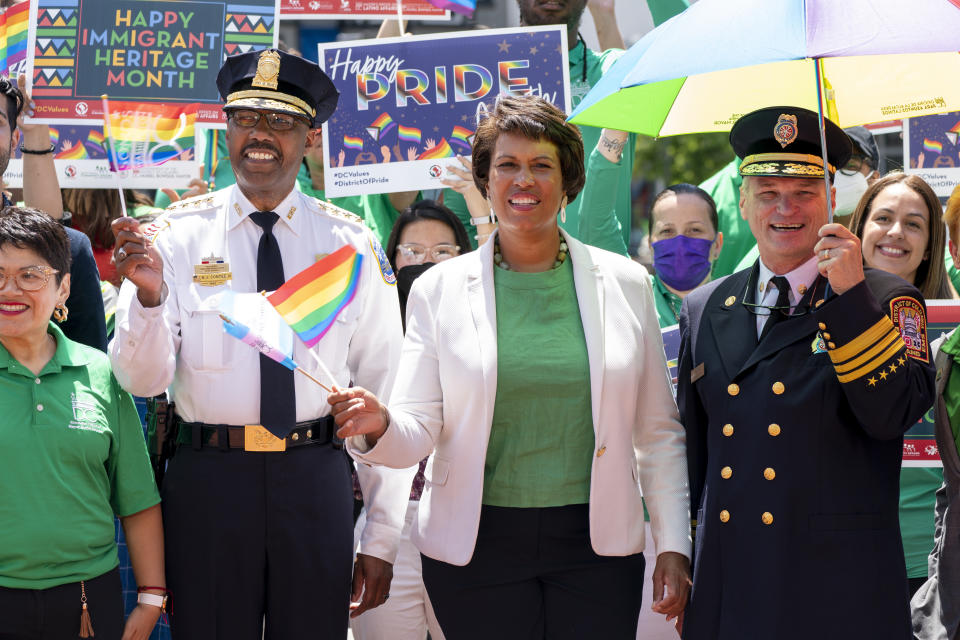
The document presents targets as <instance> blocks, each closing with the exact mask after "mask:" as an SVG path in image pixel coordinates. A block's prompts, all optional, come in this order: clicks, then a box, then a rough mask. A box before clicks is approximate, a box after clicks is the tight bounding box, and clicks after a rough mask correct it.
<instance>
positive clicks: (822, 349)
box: [810, 333, 827, 353]
mask: <svg viewBox="0 0 960 640" xmlns="http://www.w3.org/2000/svg"><path fill="white" fill-rule="evenodd" d="M810 352H811V353H826V352H827V343H826V341H825V340H824V339H823V336H821V335H820V334H819V333H818V334H817V335H816V336H815V337H814V339H813V342H811V343H810Z"/></svg>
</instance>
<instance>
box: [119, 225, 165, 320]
mask: <svg viewBox="0 0 960 640" xmlns="http://www.w3.org/2000/svg"><path fill="white" fill-rule="evenodd" d="M110 228H111V229H112V230H113V237H114V239H115V241H114V246H113V259H114V261H115V262H116V265H117V273H118V274H119V275H120V276H122V277H123V278H125V279H127V280H129V281H130V282H132V283H133V284H135V285H136V287H137V298H138V299H139V300H140V304H142V305H143V306H144V307H156V306H157V305H159V304H160V294H161V292H162V290H163V258H161V257H160V252H159V251H157V248H156V247H155V246H154V245H153V243H152V242H150V241H149V240H148V239H147V238H146V236H144V235H143V233H141V231H140V224H139V223H138V222H137V221H136V219H134V218H130V217H125V218H117V219H116V220H114V221H113V222H112V223H111V225H110Z"/></svg>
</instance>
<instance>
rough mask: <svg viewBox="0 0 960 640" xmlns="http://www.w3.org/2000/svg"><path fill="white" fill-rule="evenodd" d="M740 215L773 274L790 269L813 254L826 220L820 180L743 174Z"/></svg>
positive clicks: (782, 272) (825, 208)
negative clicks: (744, 175) (747, 225)
mask: <svg viewBox="0 0 960 640" xmlns="http://www.w3.org/2000/svg"><path fill="white" fill-rule="evenodd" d="M834 191H835V190H834V189H832V188H831V193H832V192H834ZM831 197H832V196H831ZM740 215H741V216H743V219H744V220H746V221H747V223H749V225H750V231H752V232H753V237H754V238H756V239H757V247H758V248H759V250H760V259H761V260H763V263H764V264H765V265H767V267H769V268H770V269H771V270H773V272H774V273H776V274H784V273H787V272H789V271H792V270H793V269H796V268H797V267H799V266H800V265H801V264H803V263H804V262H806V261H807V260H809V259H810V258H812V257H813V247H814V245H816V244H817V241H818V239H819V238H818V236H817V233H818V231H819V230H820V227H822V226H823V225H825V224H826V223H827V199H826V196H825V194H824V186H823V180H821V179H819V178H817V179H814V178H768V177H756V176H754V177H746V178H744V179H743V186H741V187H740Z"/></svg>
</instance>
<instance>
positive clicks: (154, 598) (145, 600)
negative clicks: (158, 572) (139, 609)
mask: <svg viewBox="0 0 960 640" xmlns="http://www.w3.org/2000/svg"><path fill="white" fill-rule="evenodd" d="M167 597H168V596H167V594H163V595H162V596H161V595H160V594H158V593H144V592H143V591H141V592H140V593H138V594H137V604H148V605H150V606H151V607H160V610H161V611H166V610H167Z"/></svg>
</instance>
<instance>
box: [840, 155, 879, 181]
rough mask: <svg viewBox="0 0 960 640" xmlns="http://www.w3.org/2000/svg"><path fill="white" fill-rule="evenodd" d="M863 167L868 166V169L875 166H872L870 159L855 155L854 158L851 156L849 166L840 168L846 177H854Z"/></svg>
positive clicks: (848, 161)
mask: <svg viewBox="0 0 960 640" xmlns="http://www.w3.org/2000/svg"><path fill="white" fill-rule="evenodd" d="M863 165H867V166H868V167H872V166H873V165H871V164H870V159H869V158H867V157H866V156H861V155H858V154H856V153H855V154H853V155H852V156H850V159H849V160H847V164H845V165H843V166H842V167H841V168H840V173H842V174H843V175H845V176H852V175H854V174H856V173H858V172H859V171H860V170H861V169H862V168H863Z"/></svg>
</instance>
